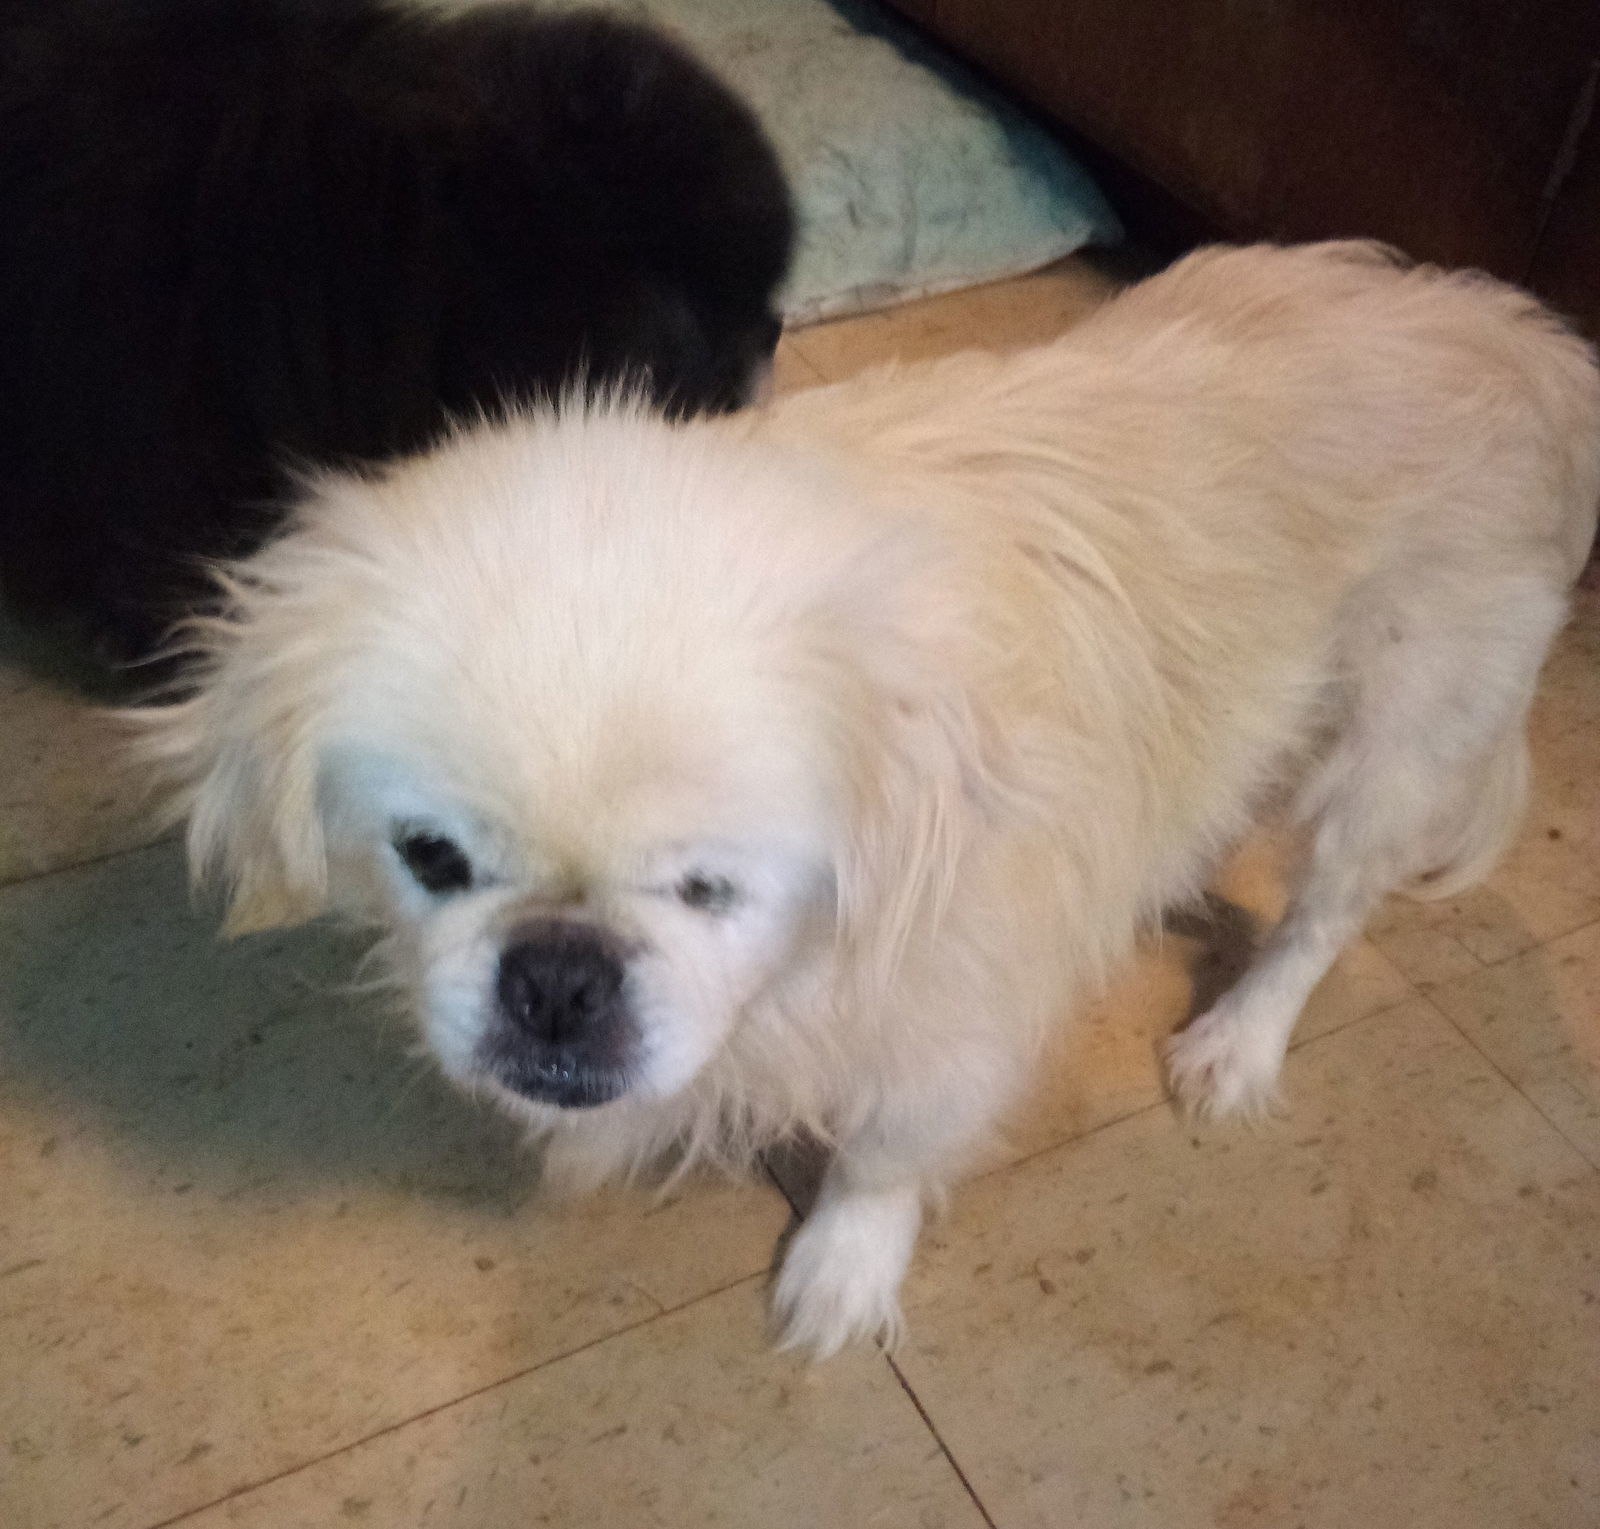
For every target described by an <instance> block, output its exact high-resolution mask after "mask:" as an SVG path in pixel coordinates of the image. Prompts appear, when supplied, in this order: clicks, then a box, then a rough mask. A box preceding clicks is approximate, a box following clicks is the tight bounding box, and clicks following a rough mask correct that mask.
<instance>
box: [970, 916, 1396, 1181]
mask: <svg viewBox="0 0 1600 1529" xmlns="http://www.w3.org/2000/svg"><path fill="white" fill-rule="evenodd" d="M1195 955H1196V948H1195V946H1194V944H1193V942H1192V941H1189V940H1182V939H1173V938H1168V939H1167V940H1166V941H1164V942H1163V944H1162V946H1161V947H1160V948H1157V949H1152V950H1149V951H1147V952H1146V953H1145V954H1144V955H1143V956H1142V957H1141V958H1140V959H1139V961H1138V962H1137V963H1136V964H1135V966H1134V969H1133V970H1132V971H1131V972H1129V973H1128V975H1127V976H1126V977H1125V978H1124V979H1123V980H1122V981H1121V982H1120V983H1118V984H1117V987H1116V990H1115V991H1114V992H1113V993H1112V994H1111V995H1110V996H1109V997H1108V998H1106V999H1105V1000H1104V1001H1102V1002H1101V1003H1098V1004H1095V1005H1094V1006H1093V1007H1092V1008H1091V1009H1090V1010H1089V1011H1088V1012H1087V1013H1086V1014H1085V1015H1084V1016H1083V1018H1082V1020H1081V1021H1079V1023H1078V1024H1076V1025H1074V1026H1071V1027H1069V1028H1068V1029H1067V1030H1066V1032H1065V1033H1064V1035H1063V1037H1062V1039H1061V1041H1060V1042H1059V1044H1058V1045H1057V1046H1056V1047H1055V1048H1054V1049H1053V1052H1052V1054H1051V1056H1050V1058H1049V1060H1048V1063H1047V1065H1046V1066H1045V1067H1044V1068H1043V1069H1041V1078H1040V1081H1039V1084H1038V1087H1037V1088H1036V1089H1035V1091H1034V1093H1033V1094H1032V1096H1031V1097H1030V1098H1029V1100H1028V1101H1027V1103H1026V1104H1025V1105H1024V1106H1023V1108H1022V1109H1021V1110H1020V1111H1019V1112H1018V1114H1017V1117H1016V1118H1015V1119H1014V1120H1013V1121H1012V1122H1011V1123H1010V1124H1009V1125H1008V1126H1007V1129H1006V1132H1005V1141H1004V1146H1003V1149H1002V1151H1001V1153H1000V1154H999V1156H1000V1159H1001V1160H1002V1161H1013V1162H1014V1161H1017V1160H1019V1159H1021V1158H1024V1157H1029V1156H1032V1155H1033V1154H1034V1153H1036V1152H1039V1151H1042V1150H1044V1149H1045V1148H1047V1147H1052V1146H1056V1145H1058V1144H1060V1143H1062V1142H1066V1141H1070V1140H1072V1139H1073V1138H1074V1137H1077V1136H1081V1135H1083V1134H1084V1133H1085V1132H1087V1131H1092V1130H1095V1129H1097V1128H1098V1127H1100V1126H1103V1125H1105V1124H1106V1123H1107V1122H1109V1121H1113V1120H1119V1119H1121V1118H1122V1117H1123V1116H1125V1115H1128V1114H1131V1113H1132V1112H1134V1111H1136V1110H1140V1109H1143V1108H1145V1107H1146V1106H1147V1105H1150V1104H1154V1103H1156V1102H1157V1101H1158V1100H1160V1099H1161V1098H1162V1097H1163V1095H1164V1092H1165V1090H1164V1088H1163V1086H1162V1075H1161V1059H1160V1052H1161V1047H1162V1044H1163V1043H1164V1042H1165V1041H1166V1039H1167V1037H1168V1036H1170V1035H1171V1034H1172V1033H1173V1032H1174V1031H1175V1030H1177V1029H1179V1028H1180V1027H1181V1026H1182V1025H1183V1023H1184V1021H1185V1020H1186V1019H1187V1018H1188V1016H1189V1010H1190V1004H1191V994H1192V982H1191V976H1190V974H1191V970H1192V966H1193V962H1194V959H1195ZM1412 996H1413V989H1412V987H1411V984H1410V983H1409V982H1407V981H1406V979H1405V977H1404V976H1402V975H1401V973H1400V972H1399V971H1398V970H1397V969H1396V967H1395V966H1394V965H1393V963H1392V962H1390V961H1389V960H1388V958H1387V957H1386V956H1384V954H1383V953H1382V952H1381V951H1379V950H1377V949H1376V948H1375V947H1374V946H1372V945H1371V944H1369V943H1368V942H1367V941H1365V940H1361V941H1358V942H1357V943H1356V944H1355V945H1353V946H1352V947H1351V948H1350V949H1349V950H1348V951H1346V952H1345V954H1344V955H1343V956H1342V957H1341V958H1340V959H1339V961H1338V962H1337V964H1336V965H1335V966H1334V968H1333V970H1332V971H1331V972H1329V973H1328V975H1327V977H1326V978H1324V979H1323V981H1322V983H1321V985H1320V986H1319V987H1318V988H1317V990H1316V992H1315V993H1313V994H1312V995H1311V1001H1310V1003H1308V1004H1307V1005H1306V1010H1305V1013H1304V1014H1302V1015H1301V1017H1300V1022H1299V1024H1298V1025H1297V1026H1296V1027H1295V1038H1294V1045H1296V1046H1299V1045H1302V1044H1304V1043H1305V1042H1306V1041H1308V1040H1311V1039H1312V1038H1313V1037H1315V1036H1318V1035H1324V1034H1327V1033H1328V1032H1329V1031H1331V1030H1337V1029H1339V1028H1340V1027H1341V1026H1343V1025H1347V1024H1351V1023H1353V1022H1354V1021H1356V1020H1359V1019H1364V1018H1366V1017H1367V1016H1368V1015H1371V1014H1375V1013H1377V1012H1378V1011H1380V1010H1382V1009H1386V1008H1392V1007H1393V1006H1394V1005H1395V1004H1398V1003H1403V1002H1404V1001H1405V1000H1406V999H1408V998H1410V997H1412Z"/></svg>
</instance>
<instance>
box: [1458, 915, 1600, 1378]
mask: <svg viewBox="0 0 1600 1529" xmlns="http://www.w3.org/2000/svg"><path fill="white" fill-rule="evenodd" d="M1431 996H1432V998H1433V1001H1434V1002H1435V1003H1436V1004H1438V1005H1439V1007H1440V1008H1441V1009H1443V1010H1444V1012H1445V1013H1446V1014H1448V1015H1449V1016H1450V1018H1451V1019H1453V1020H1454V1021H1455V1022H1456V1024H1457V1025H1458V1026H1460V1028H1461V1029H1462V1031H1463V1032H1465V1034H1466V1035H1467V1036H1468V1037H1469V1038H1470V1039H1471V1040H1472V1042H1473V1043H1474V1044H1475V1045H1477V1046H1479V1047H1481V1048H1482V1050H1483V1052H1484V1054H1485V1055H1486V1056H1487V1057H1488V1058H1489V1059H1490V1060H1491V1061H1492V1062H1493V1063H1494V1064H1495V1066H1496V1067H1498V1068H1499V1069H1500V1070H1501V1071H1502V1072H1503V1073H1505V1075H1506V1076H1507V1077H1508V1078H1510V1080H1511V1081H1512V1082H1513V1083H1514V1084H1516V1086H1517V1087H1518V1088H1520V1089H1521V1090H1522V1091H1523V1093H1525V1094H1526V1095H1527V1096H1528V1097H1529V1098H1530V1099H1531V1100H1532V1101H1533V1102H1534V1104H1536V1105H1537V1106H1538V1107H1539V1109H1540V1110H1541V1111H1543V1113H1544V1114H1545V1116H1546V1117H1547V1118H1548V1119H1549V1120H1550V1121H1551V1122H1552V1123H1553V1124H1554V1125H1555V1126H1556V1127H1557V1128H1558V1129H1559V1130H1560V1131H1561V1132H1562V1133H1563V1134H1564V1135H1565V1136H1566V1137H1567V1139H1568V1140H1569V1141H1571V1142H1572V1143H1573V1144H1574V1145H1575V1146H1576V1147H1577V1148H1578V1150H1579V1151H1580V1152H1583V1153H1584V1154H1585V1155H1586V1156H1587V1157H1588V1158H1589V1160H1590V1162H1592V1163H1594V1164H1595V1165H1596V1166H1600V924H1592V925H1590V927H1589V928H1587V929H1583V930H1579V931H1578V933H1576V934H1570V935H1568V936H1567V937H1566V938H1565V939H1560V940H1554V941H1552V942H1551V943H1550V944H1548V945H1541V946H1540V947H1539V948H1538V949H1537V950H1530V951H1529V952H1528V953H1527V954H1526V955H1522V956H1518V957H1517V958H1516V959H1515V960H1514V961H1507V962H1504V963H1503V964H1502V965H1499V966H1492V967H1489V968H1488V969H1487V970H1484V971H1481V972H1478V973H1476V974H1475V975H1473V976H1471V977H1466V978H1463V979H1462V980H1460V981H1457V982H1450V983H1445V984H1444V985H1443V986H1441V987H1438V988H1436V989H1434V991H1433V993H1432V994H1431ZM1597 1357H1600V1356H1597Z"/></svg>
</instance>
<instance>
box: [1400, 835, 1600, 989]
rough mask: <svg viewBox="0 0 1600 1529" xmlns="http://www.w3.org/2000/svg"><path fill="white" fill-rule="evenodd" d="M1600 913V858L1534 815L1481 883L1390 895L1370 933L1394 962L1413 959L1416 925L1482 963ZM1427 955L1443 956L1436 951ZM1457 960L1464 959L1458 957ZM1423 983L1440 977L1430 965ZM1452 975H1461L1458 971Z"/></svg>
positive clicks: (1599, 916)
mask: <svg viewBox="0 0 1600 1529" xmlns="http://www.w3.org/2000/svg"><path fill="white" fill-rule="evenodd" d="M1596 919H1600V859H1596V858H1593V857H1591V856H1590V855H1588V854H1585V853H1582V852H1580V851H1579V850H1577V849H1575V848H1574V847H1573V846H1572V845H1571V844H1569V843H1568V842H1566V840H1565V839H1564V838H1561V839H1552V838H1551V837H1550V836H1549V832H1548V828H1547V827H1544V826H1541V823H1540V821H1539V820H1538V819H1536V818H1533V817H1530V818H1529V820H1528V823H1527V826H1526V827H1525V829H1524V831H1523V833H1522V835H1521V837H1520V838H1519V839H1518V841H1517V843H1516V844H1515V845H1514V846H1513V848H1512V850H1511V853H1510V854H1509V855H1507V857H1506V859H1505V860H1504V862H1503V863H1502V864H1501V865H1500V866H1499V867H1498V868H1497V869H1496V870H1495V871H1494V873H1493V874H1492V875H1491V876H1490V877H1489V879H1488V880H1487V881H1486V882H1484V883H1483V884H1482V885H1481V886H1477V887H1474V888H1472V889H1471V890H1470V891H1468V892H1464V893H1463V894H1462V895H1461V896H1459V897H1453V898H1449V899H1447V900H1445V901H1443V902H1412V901H1410V900H1409V899H1407V898H1401V897H1392V898H1390V899H1389V900H1388V902H1387V903H1386V904H1385V905H1384V907H1383V908H1382V909H1381V910H1380V911H1379V913H1378V914H1377V916H1376V917H1375V918H1374V920H1373V922H1372V926H1371V929H1370V931H1369V934H1370V937H1371V938H1372V939H1373V940H1374V941H1375V942H1376V943H1377V944H1378V945H1379V947H1380V948H1382V949H1385V950H1388V951H1390V952H1391V954H1392V955H1393V957H1394V959H1395V960H1396V962H1397V963H1399V964H1401V965H1402V966H1403V965H1404V964H1405V962H1407V961H1410V960H1414V959H1415V958H1416V951H1417V950H1418V949H1421V948H1422V947H1421V946H1420V943H1419V935H1418V932H1419V931H1423V930H1427V931H1433V932H1434V933H1436V934H1444V935H1447V936H1449V937H1450V938H1451V939H1452V940H1454V941H1455V942H1456V943H1457V944H1459V945H1461V946H1462V947H1463V948H1464V949H1465V950H1467V951H1468V952H1470V953H1471V955H1472V956H1473V957H1474V958H1475V959H1476V960H1478V961H1480V962H1486V963H1492V962H1496V961H1505V960H1509V959H1510V958H1511V957H1512V956H1516V955H1520V954H1521V953H1522V952H1523V951H1525V950H1531V949H1532V948H1533V947H1534V946H1535V945H1538V944H1540V943H1541V942H1542V941H1545V940H1553V939H1558V938H1559V937H1560V936H1562V935H1564V934H1570V933H1571V932H1572V931H1573V930H1574V929H1581V928H1583V927H1584V925H1586V924H1591V923H1593V922H1594V921H1595V920H1596ZM1429 960H1430V961H1435V960H1439V961H1440V965H1441V966H1442V965H1443V961H1442V960H1441V958H1440V957H1439V955H1438V952H1437V951H1429ZM1457 964H1459V963H1457ZM1416 975H1417V980H1418V981H1428V980H1438V979H1439V975H1440V972H1439V971H1436V970H1435V971H1430V970H1428V969H1427V967H1426V966H1423V967H1419V968H1418V970H1417V973H1416ZM1454 975H1459V973H1456V974H1454Z"/></svg>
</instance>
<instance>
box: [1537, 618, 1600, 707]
mask: <svg viewBox="0 0 1600 1529" xmlns="http://www.w3.org/2000/svg"><path fill="white" fill-rule="evenodd" d="M1595 723H1600V590H1594V589H1580V590H1579V591H1578V592H1577V593H1576V595H1575V596H1574V597H1573V611H1572V620H1571V622H1570V623H1569V624H1568V626H1567V629H1566V630H1565V631H1564V632H1563V633H1562V634H1561V636H1560V637H1558V638H1557V639H1556V642H1555V646H1554V648H1553V650H1552V651H1551V654H1550V658H1549V661H1548V662H1547V663H1546V664H1545V667H1544V673H1543V674H1542V675H1541V676H1540V680H1539V697H1538V700H1537V701H1535V702H1534V707H1533V729H1534V736H1535V737H1536V738H1537V737H1539V736H1540V735H1542V734H1559V733H1561V732H1564V731H1567V730H1568V729H1571V728H1574V727H1581V726H1583V725H1585V724H1590V725H1593V724H1595Z"/></svg>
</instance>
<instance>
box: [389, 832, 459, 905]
mask: <svg viewBox="0 0 1600 1529" xmlns="http://www.w3.org/2000/svg"><path fill="white" fill-rule="evenodd" d="M394 852H395V853H396V854H397V855H398V856H399V857H400V860H401V863H402V864H403V865H404V866H405V868H406V869H407V870H408V871H410V872H411V874H412V876H413V877H414V878H415V879H416V882H417V885H418V886H420V887H421V888H422V889H423V890H424V891H425V892H464V891H466V890H467V888H468V887H470V886H471V885H472V862H471V861H470V860H468V859H467V857H466V853H465V852H464V851H463V850H462V848H461V846H460V845H459V844H457V843H455V841H454V840H452V839H446V838H445V837H444V836H443V835H442V834H435V833H427V832H424V831H422V830H412V831H410V832H405V833H401V834H398V835H397V836H396V837H395V840H394Z"/></svg>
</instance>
